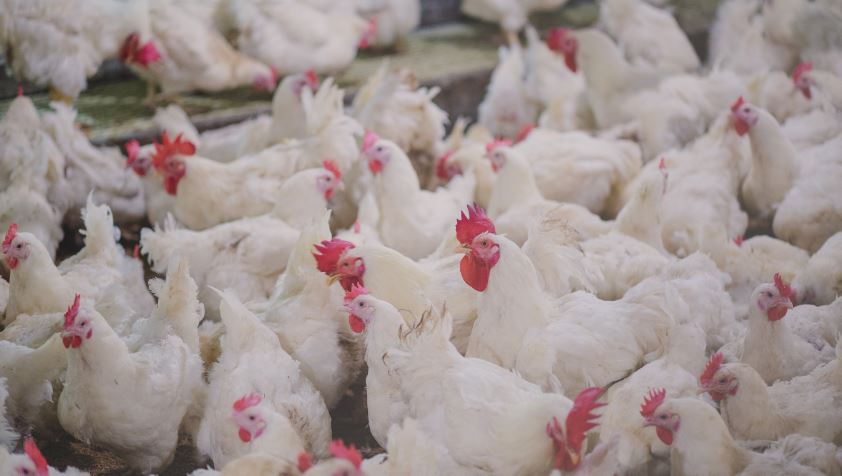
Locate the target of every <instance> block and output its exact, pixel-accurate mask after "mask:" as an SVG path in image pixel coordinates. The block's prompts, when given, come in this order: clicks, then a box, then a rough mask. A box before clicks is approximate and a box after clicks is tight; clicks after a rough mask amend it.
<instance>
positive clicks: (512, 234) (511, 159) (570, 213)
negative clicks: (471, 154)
mask: <svg viewBox="0 0 842 476" xmlns="http://www.w3.org/2000/svg"><path fill="white" fill-rule="evenodd" d="M487 150H488V158H489V160H490V161H491V167H492V169H493V170H495V171H496V172H497V180H496V181H495V182H494V190H493V191H492V192H491V198H490V200H489V203H488V211H489V214H490V215H491V216H492V217H494V220H495V223H496V224H497V225H498V226H499V227H500V232H501V233H505V234H506V236H507V237H509V238H510V239H511V240H512V241H513V242H515V243H517V244H518V245H521V244H523V243H524V242H526V239H527V232H528V230H529V227H530V224H534V223H536V222H540V221H541V220H543V218H544V216H545V215H546V214H547V213H552V214H553V215H554V217H555V218H560V219H562V220H567V221H568V222H569V223H570V225H571V226H572V227H573V228H575V229H577V230H578V231H579V232H580V233H581V234H582V235H583V236H584V237H585V238H591V237H594V236H598V235H601V234H603V233H607V232H608V231H609V230H610V229H611V226H610V225H609V224H607V223H605V222H603V221H602V220H601V219H600V217H599V216H598V215H595V214H594V213H592V212H591V211H589V210H588V209H587V208H585V207H584V206H582V205H579V204H576V203H558V202H553V201H550V200H547V199H545V198H544V197H543V196H542V195H541V191H540V190H539V189H538V186H537V183H536V177H535V175H534V174H533V171H532V168H531V167H530V164H529V162H527V160H526V158H525V157H524V155H523V154H522V153H521V151H520V150H519V149H518V148H511V147H509V144H508V143H507V142H493V143H491V144H490V145H489V146H488V147H487Z"/></svg>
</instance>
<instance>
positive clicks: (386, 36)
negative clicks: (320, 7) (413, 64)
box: [330, 0, 421, 51]
mask: <svg viewBox="0 0 842 476" xmlns="http://www.w3.org/2000/svg"><path fill="white" fill-rule="evenodd" d="M330 3H333V2H330ZM354 3H355V4H356V9H357V12H358V13H359V14H360V15H362V16H363V17H365V18H367V19H368V21H369V22H372V23H373V24H374V35H373V37H371V36H372V35H370V34H369V35H368V36H367V37H366V46H370V47H373V48H387V47H393V48H395V49H397V50H398V51H403V50H405V49H406V38H407V35H409V33H411V32H412V30H414V29H416V28H418V24H419V23H421V1H420V0H355V2H354ZM369 28H371V27H369Z"/></svg>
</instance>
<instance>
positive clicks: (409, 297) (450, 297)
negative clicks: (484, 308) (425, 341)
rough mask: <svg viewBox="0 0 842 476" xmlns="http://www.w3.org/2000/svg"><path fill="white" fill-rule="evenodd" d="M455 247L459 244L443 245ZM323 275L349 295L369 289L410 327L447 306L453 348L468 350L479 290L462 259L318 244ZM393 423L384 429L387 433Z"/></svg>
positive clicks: (374, 247) (375, 247)
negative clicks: (462, 271) (466, 277)
mask: <svg viewBox="0 0 842 476" xmlns="http://www.w3.org/2000/svg"><path fill="white" fill-rule="evenodd" d="M443 245H445V246H446V247H449V248H450V249H453V248H456V245H457V243H456V242H455V240H454V243H453V244H451V243H450V240H445V241H443ZM315 249H316V252H317V253H318V254H316V255H315V256H316V264H317V267H318V269H319V271H321V272H323V273H325V274H327V275H328V276H329V277H330V279H331V280H337V279H338V280H339V282H340V284H341V285H342V287H343V289H345V291H350V290H351V287H352V286H353V285H354V284H359V285H364V286H366V287H367V288H368V289H369V290H370V291H371V292H372V293H374V294H375V295H376V296H379V297H380V299H383V300H385V301H387V302H389V303H391V304H392V305H394V306H395V307H397V308H398V309H401V310H402V311H403V312H405V313H406V316H405V319H406V320H407V323H411V322H413V321H414V320H417V319H420V317H421V316H422V315H424V314H425V313H427V312H428V311H430V310H431V309H432V312H434V313H435V312H438V310H440V309H442V308H443V307H444V306H445V305H446V311H447V313H449V314H450V316H451V319H452V321H453V325H452V327H453V335H452V336H451V338H452V339H453V343H454V345H456V347H457V348H458V349H459V350H460V351H464V350H465V348H466V346H467V342H468V336H470V333H471V328H472V327H473V323H474V319H476V309H477V308H476V302H477V301H476V291H474V290H473V289H471V288H470V287H469V286H467V285H466V284H465V283H464V281H463V280H462V279H461V277H460V276H459V267H458V261H459V256H458V255H454V254H450V255H447V256H442V257H431V258H430V259H427V260H424V261H421V262H414V261H412V260H411V259H409V258H407V257H406V256H403V255H401V254H400V253H398V252H397V251H395V250H392V249H390V248H387V247H385V246H381V245H376V244H366V245H362V246H359V247H357V246H355V245H353V244H352V243H349V242H347V241H342V240H338V239H334V240H331V241H323V242H322V243H321V244H320V245H318V246H316V248H315ZM388 428H389V427H388V425H387V426H386V427H384V428H383V432H384V434H385V432H386V430H388Z"/></svg>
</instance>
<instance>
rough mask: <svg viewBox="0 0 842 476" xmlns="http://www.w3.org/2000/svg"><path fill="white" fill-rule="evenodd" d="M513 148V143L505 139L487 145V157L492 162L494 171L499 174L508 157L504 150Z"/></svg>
mask: <svg viewBox="0 0 842 476" xmlns="http://www.w3.org/2000/svg"><path fill="white" fill-rule="evenodd" d="M511 146H512V141H510V140H505V139H497V140H494V141H491V142H489V143H488V144H486V145H485V156H486V157H487V158H488V160H489V161H490V162H491V169H492V170H493V171H495V172H497V171H499V170H500V169H502V168H503V167H504V166H505V165H506V155H505V153H504V150H503V149H504V148H507V147H511Z"/></svg>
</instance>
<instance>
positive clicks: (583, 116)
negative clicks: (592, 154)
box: [524, 27, 594, 131]
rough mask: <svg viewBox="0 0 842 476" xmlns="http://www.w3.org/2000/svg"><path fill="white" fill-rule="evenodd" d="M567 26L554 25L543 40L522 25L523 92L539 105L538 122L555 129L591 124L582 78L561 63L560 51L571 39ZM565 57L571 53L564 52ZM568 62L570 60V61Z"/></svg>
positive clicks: (584, 126)
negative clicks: (555, 26) (524, 33)
mask: <svg viewBox="0 0 842 476" xmlns="http://www.w3.org/2000/svg"><path fill="white" fill-rule="evenodd" d="M568 33H569V30H566V29H564V28H555V29H552V30H550V31H549V33H548V34H547V39H546V43H544V42H542V41H541V38H539V37H538V32H537V31H535V29H534V28H532V27H527V29H526V39H527V48H526V53H525V57H524V63H525V66H526V67H525V78H524V83H525V84H524V87H525V88H526V94H527V95H528V96H529V97H530V98H531V99H532V100H533V101H536V102H538V104H540V105H541V106H543V109H544V110H543V112H541V115H540V117H539V118H538V125H540V126H541V127H542V128H545V129H551V130H556V131H572V130H577V129H586V130H590V129H593V128H594V124H593V115H592V113H591V110H590V106H589V104H588V102H587V98H586V97H585V95H584V92H585V78H584V77H582V74H581V73H579V72H576V71H573V69H575V68H571V67H570V66H568V65H567V64H565V56H563V55H564V52H565V51H566V49H567V48H573V46H572V43H571V42H572V41H575V39H574V38H573V36H572V35H570V34H568ZM567 58H573V60H574V61H575V57H571V56H569V55H568V56H567ZM571 65H572V63H571Z"/></svg>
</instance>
